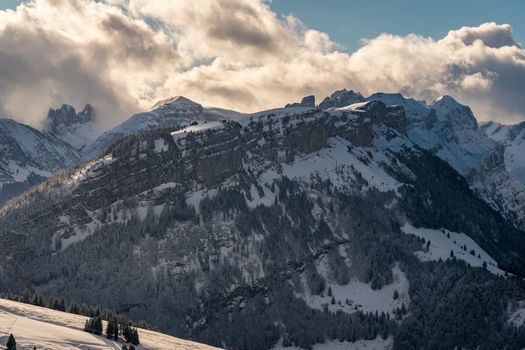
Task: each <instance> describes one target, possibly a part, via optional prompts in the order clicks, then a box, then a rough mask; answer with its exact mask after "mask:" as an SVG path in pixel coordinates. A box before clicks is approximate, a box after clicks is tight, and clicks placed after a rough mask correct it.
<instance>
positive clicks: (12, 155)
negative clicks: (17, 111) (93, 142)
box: [0, 118, 80, 204]
mask: <svg viewBox="0 0 525 350" xmlns="http://www.w3.org/2000/svg"><path fill="white" fill-rule="evenodd" d="M79 160H80V156H79V154H78V153H77V152H76V150H75V149H74V148H73V147H71V146H70V145H69V144H67V143H65V142H63V141H62V140H60V139H58V138H57V137H55V136H54V135H52V134H46V133H42V132H40V131H38V130H36V129H33V128H31V127H29V126H27V125H23V124H20V123H17V122H15V121H14V120H11V119H1V118H0V204H1V203H2V202H3V201H5V200H7V199H9V197H10V194H15V195H16V194H17V190H18V189H17V188H15V186H16V185H17V184H20V188H22V189H23V188H24V186H25V185H23V184H25V183H26V182H28V181H33V182H34V181H38V180H37V179H42V178H45V177H49V176H52V175H53V174H55V173H57V172H58V171H60V170H62V169H65V168H67V167H70V166H72V165H75V164H77V163H78V162H79ZM40 181H41V180H40ZM6 185H9V186H8V187H9V188H8V187H5V186H6ZM2 191H3V192H2ZM6 191H8V192H6Z"/></svg>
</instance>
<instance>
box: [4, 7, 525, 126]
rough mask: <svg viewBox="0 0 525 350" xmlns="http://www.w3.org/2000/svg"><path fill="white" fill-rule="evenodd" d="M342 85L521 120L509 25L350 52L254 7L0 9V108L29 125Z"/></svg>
mask: <svg viewBox="0 0 525 350" xmlns="http://www.w3.org/2000/svg"><path fill="white" fill-rule="evenodd" d="M343 87H347V88H352V89H354V90H360V91H361V92H363V93H364V94H368V93H372V92H375V91H401V92H403V93H404V94H406V95H409V96H411V97H415V98H425V99H431V98H435V97H437V96H439V95H442V94H450V95H453V96H456V97H457V98H458V99H459V100H460V101H462V102H464V103H467V104H470V105H471V106H472V108H473V109H474V111H475V113H476V114H477V115H478V117H480V118H481V119H487V118H492V119H500V120H511V121H516V120H519V119H523V116H524V115H525V101H524V100H523V99H522V98H521V96H520V91H523V90H524V89H525V51H524V50H523V49H522V48H520V47H519V46H518V45H517V44H516V43H515V42H514V40H513V38H512V29H511V27H510V26H509V25H497V24H495V23H487V24H483V25H481V26H479V27H464V28H460V29H458V30H454V31H451V32H449V33H448V35H447V36H446V37H444V38H442V39H441V40H434V39H432V38H425V37H422V36H419V35H415V34H412V35H408V36H395V35H390V34H382V35H380V36H378V37H377V38H374V39H371V40H367V41H364V42H363V45H362V47H361V48H360V49H359V50H358V51H356V52H355V53H353V54H348V53H345V52H341V51H339V46H338V45H337V43H334V42H333V41H332V40H331V39H330V37H329V36H328V35H327V34H326V33H323V32H320V31H317V30H314V29H310V28H307V27H306V26H305V25H304V24H303V23H302V22H301V21H300V19H298V18H296V17H293V16H288V17H286V18H281V17H279V16H277V15H276V14H275V13H274V12H272V10H271V9H270V7H269V5H268V2H267V1H259V0H179V1H177V2H174V1H170V0H106V1H105V2H95V1H92V0H35V1H32V2H30V3H28V4H26V5H23V6H19V7H18V8H17V10H16V11H0V111H2V110H3V111H7V112H8V113H9V114H11V115H13V116H14V117H16V118H17V119H20V120H24V121H26V122H32V123H34V124H35V123H37V122H38V121H39V120H41V118H42V117H43V115H44V114H45V112H46V110H47V108H49V107H51V106H54V105H58V104H61V103H72V104H74V105H76V106H81V105H82V104H84V103H86V102H90V103H92V104H94V105H95V106H96V107H97V108H98V109H99V111H100V114H101V115H103V116H104V117H105V121H106V122H107V123H108V124H112V123H115V122H117V121H119V120H122V119H123V118H126V117H127V116H129V115H130V114H131V113H132V112H135V111H138V110H141V109H146V108H148V107H149V106H151V105H152V104H153V103H154V102H155V101H156V100H159V99H161V98H165V97H168V96H172V95H185V96H188V97H190V98H193V99H195V100H196V101H199V102H201V103H203V104H207V105H218V106H223V107H230V108H235V109H239V110H243V111H255V110H258V109H261V108H270V107H274V106H279V105H284V104H285V103H287V102H290V101H292V100H297V99H299V98H300V97H301V96H303V95H306V94H315V95H316V96H317V97H318V98H322V97H324V96H325V95H327V94H329V93H330V92H332V91H333V90H335V89H340V88H343Z"/></svg>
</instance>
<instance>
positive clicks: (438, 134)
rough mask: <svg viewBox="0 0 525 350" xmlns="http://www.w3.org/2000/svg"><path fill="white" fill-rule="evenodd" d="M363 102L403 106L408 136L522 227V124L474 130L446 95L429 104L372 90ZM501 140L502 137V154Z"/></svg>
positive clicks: (474, 123) (464, 111)
mask: <svg viewBox="0 0 525 350" xmlns="http://www.w3.org/2000/svg"><path fill="white" fill-rule="evenodd" d="M367 100H368V101H382V102H383V103H385V104H388V105H399V106H403V107H404V109H405V112H406V116H407V122H408V136H409V138H410V140H412V141H413V142H414V143H416V144H417V145H418V146H420V147H422V148H424V149H426V150H429V151H431V152H432V153H434V154H436V155H437V156H438V157H440V158H441V159H443V160H444V161H446V162H447V163H448V164H450V165H451V166H452V167H453V168H454V169H456V171H458V172H459V173H460V174H461V175H463V176H465V177H466V178H467V180H468V182H469V185H470V186H471V188H472V189H473V190H474V191H475V192H476V193H477V194H478V195H479V197H480V198H482V199H483V200H485V201H486V202H487V203H488V204H489V205H491V206H492V207H493V208H494V209H496V210H497V211H499V212H500V213H501V214H502V215H503V216H504V217H505V218H506V219H507V220H510V221H511V222H512V223H514V225H516V226H517V227H519V228H522V229H523V228H525V204H524V203H525V179H522V181H521V182H520V176H522V175H523V174H522V172H523V169H524V167H525V156H524V155H525V145H524V144H523V140H524V138H525V132H523V129H524V128H523V127H521V129H520V128H519V127H518V126H516V127H515V128H514V129H513V130H512V131H511V130H510V128H508V127H505V126H500V125H496V124H494V123H492V124H487V125H484V126H483V127H481V128H480V127H479V126H478V123H477V121H476V118H475V117H474V115H473V114H472V111H471V110H470V108H469V107H468V106H465V105H462V104H461V103H459V102H457V101H456V100H454V98H452V97H450V96H443V97H441V98H439V99H438V100H436V101H435V102H433V103H432V104H431V105H430V106H428V105H426V104H425V103H424V102H420V101H416V100H413V99H408V98H405V97H403V96H402V95H401V94H397V93H376V94H373V95H371V96H370V97H368V98H367ZM487 134H489V136H490V137H488V136H487ZM511 135H512V136H515V137H512V141H510V140H511ZM520 135H521V136H520ZM502 139H505V140H507V141H505V142H504V144H505V145H506V146H505V152H504V157H501V156H500V153H501V147H500V146H499V142H501V140H502Z"/></svg>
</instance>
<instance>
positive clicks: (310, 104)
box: [285, 95, 315, 108]
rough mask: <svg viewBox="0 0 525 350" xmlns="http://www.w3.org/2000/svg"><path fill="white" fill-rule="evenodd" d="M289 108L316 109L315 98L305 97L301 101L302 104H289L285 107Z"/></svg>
mask: <svg viewBox="0 0 525 350" xmlns="http://www.w3.org/2000/svg"><path fill="white" fill-rule="evenodd" d="M289 107H306V108H314V107H315V96H313V95H310V96H305V97H303V99H302V100H301V102H295V103H289V104H287V105H286V106H285V108H289Z"/></svg>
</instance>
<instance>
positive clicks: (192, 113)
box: [83, 96, 242, 159]
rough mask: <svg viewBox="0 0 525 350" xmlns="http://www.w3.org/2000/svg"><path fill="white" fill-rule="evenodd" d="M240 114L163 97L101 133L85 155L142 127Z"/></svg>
mask: <svg viewBox="0 0 525 350" xmlns="http://www.w3.org/2000/svg"><path fill="white" fill-rule="evenodd" d="M241 116H242V114H241V113H238V112H235V111H230V110H226V109H220V108H213V107H211V108H206V107H203V106H202V105H200V104H198V103H196V102H193V101H191V100H190V99H188V98H186V97H183V96H176V97H173V98H170V99H167V100H162V101H159V102H158V103H156V104H155V105H154V106H153V109H152V110H151V111H150V112H144V113H139V114H136V115H134V116H132V117H131V118H130V119H128V120H126V121H124V122H123V123H121V124H119V125H117V126H116V127H114V128H113V129H111V130H109V131H107V132H105V133H104V134H102V135H101V136H100V137H99V138H98V139H96V140H95V141H94V142H93V143H92V144H91V145H90V146H89V147H87V149H86V150H85V152H83V153H84V158H85V159H89V158H92V157H95V156H97V155H98V154H99V153H101V152H102V151H103V150H104V149H105V148H106V147H108V146H109V145H110V144H111V143H113V142H115V141H117V140H119V139H121V138H123V137H125V136H128V135H133V134H136V133H139V132H141V131H144V130H150V129H159V128H170V127H181V126H185V125H190V124H192V123H199V122H201V123H202V122H208V121H217V120H223V119H235V118H239V117H241Z"/></svg>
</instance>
